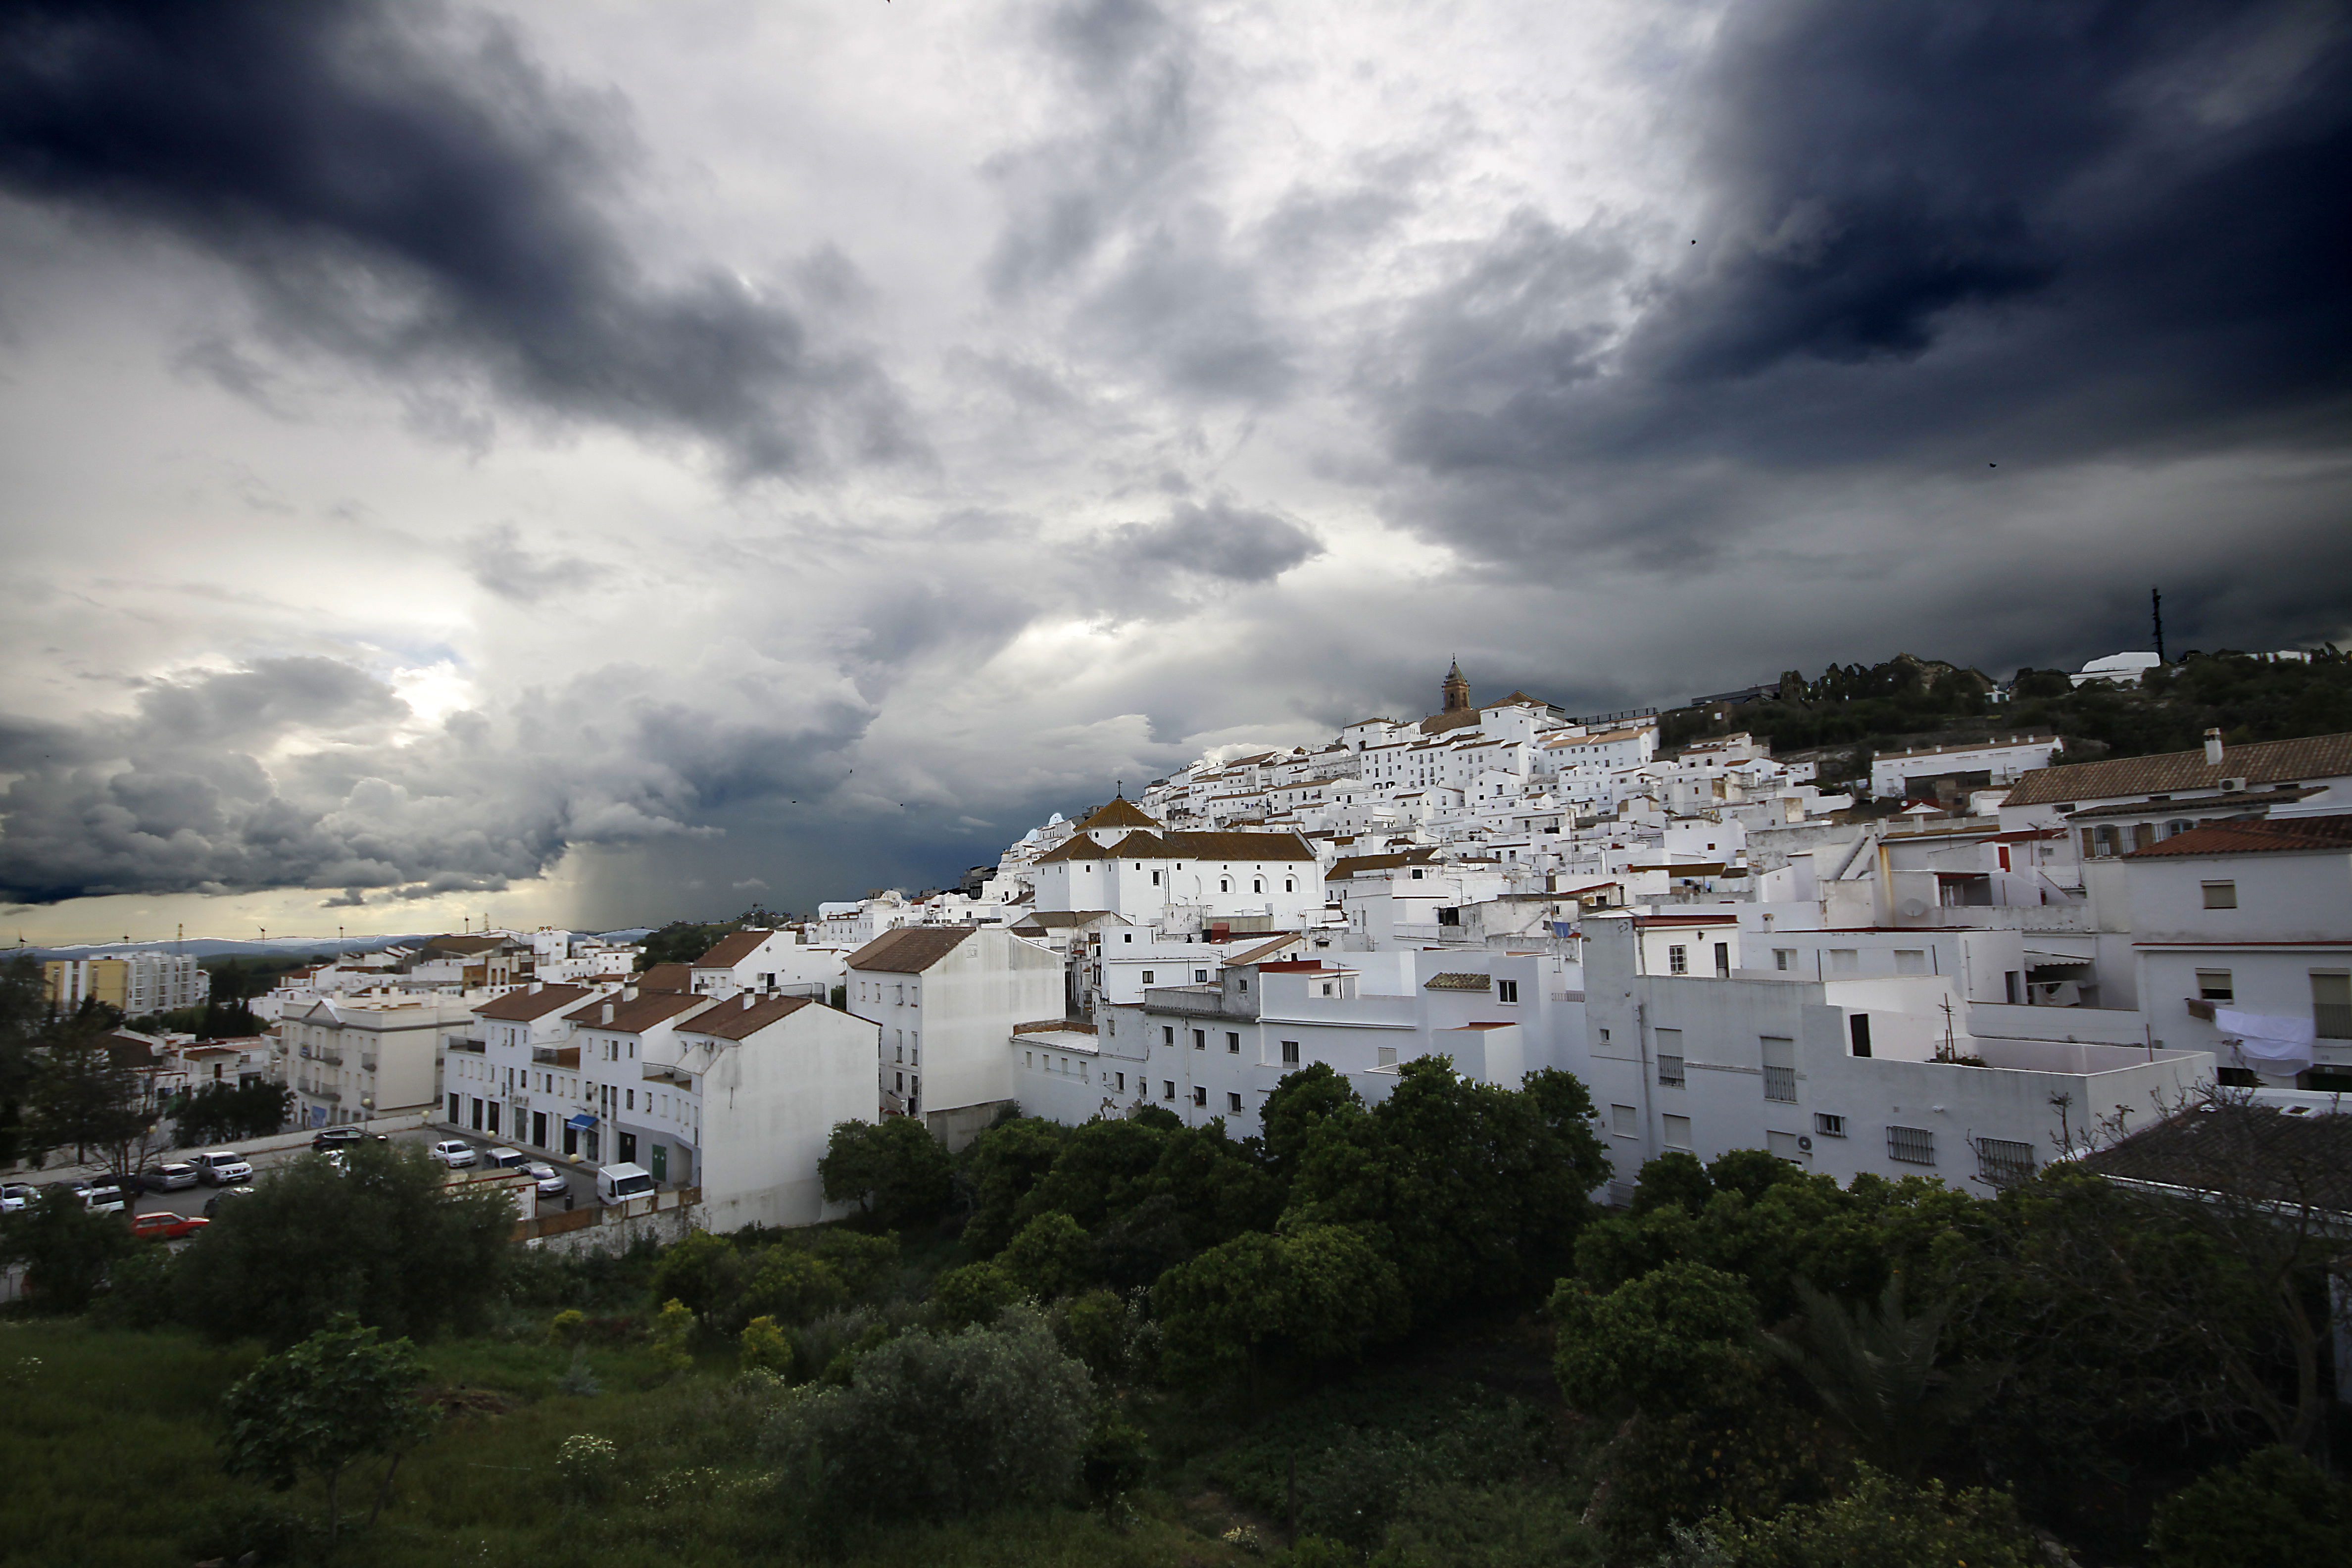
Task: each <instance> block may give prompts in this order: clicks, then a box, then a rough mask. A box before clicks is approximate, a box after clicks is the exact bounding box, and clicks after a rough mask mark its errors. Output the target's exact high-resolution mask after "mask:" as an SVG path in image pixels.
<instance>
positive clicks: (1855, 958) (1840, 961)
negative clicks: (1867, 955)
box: [1830, 947, 1862, 974]
mask: <svg viewBox="0 0 2352 1568" xmlns="http://www.w3.org/2000/svg"><path fill="white" fill-rule="evenodd" d="M1861 968H1862V953H1861V951H1860V950H1859V949H1856V948H1851V947H1833V948H1832V949H1830V973H1832V974H1853V973H1858V972H1859V971H1860V970H1861Z"/></svg>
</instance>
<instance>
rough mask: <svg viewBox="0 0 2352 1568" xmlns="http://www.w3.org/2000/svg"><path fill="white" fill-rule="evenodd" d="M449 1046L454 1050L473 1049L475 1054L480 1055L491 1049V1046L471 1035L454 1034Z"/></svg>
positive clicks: (450, 1038)
mask: <svg viewBox="0 0 2352 1568" xmlns="http://www.w3.org/2000/svg"><path fill="white" fill-rule="evenodd" d="M449 1048H450V1049H451V1050H453V1051H471V1052H473V1053H474V1055H476V1056H480V1055H481V1054H482V1053H483V1052H485V1051H487V1050H488V1049H489V1047H488V1045H486V1044H485V1043H484V1042H482V1041H480V1040H478V1039H476V1038H474V1037H472V1036H470V1035H452V1036H450V1037H449Z"/></svg>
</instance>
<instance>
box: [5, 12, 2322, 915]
mask: <svg viewBox="0 0 2352 1568" xmlns="http://www.w3.org/2000/svg"><path fill="white" fill-rule="evenodd" d="M2347 190H2352V26H2347V10H2346V8H2345V7H2343V6H2341V5H2336V4H2330V3H2326V0H2315V3H2307V4H2306V3H2295V0H2280V3H2271V4H2264V3H2262V0H2231V3H2226V4H2225V3H2218V0H2217V3H2212V4H2176V3H2168V0H2116V3H2112V4H2099V3H2077V0H2006V3H1986V4H1969V3H1967V0H1954V3H1951V4H1943V5H1888V4H1886V3H1885V0H1743V3H1741V4H1737V5H1725V4H1720V3H1717V0H1699V3H1687V4H1685V3H1679V0H1629V3H1623V4H1620V3H1617V0H1572V3H1570V4H1560V3H1559V0H1548V3H1529V4H1523V5H1500V4H1495V5H1485V4H1476V3H1472V0H1457V3H1454V4H1449V5H1429V4H1415V5H1383V4H1378V3H1375V0H1346V3H1345V4H1337V3H1334V4H1310V3H1298V4H1279V5H1252V4H1242V3H1230V4H1206V5H1180V4H1176V3H1174V0H1167V3H1165V4H1158V5H1155V4H1153V3H1151V0H1072V3H1067V4H1025V3H1024V4H994V5H992V4H981V3H973V0H959V3H957V4H953V5H949V4H942V3H940V0H823V3H822V4H820V3H817V0H805V3H800V4H793V3H787V0H661V3H660V4H654V3H652V0H641V3H638V4H618V3H607V0H544V3H541V4H525V5H492V6H478V5H466V4H452V5H446V6H439V5H425V4H383V5H375V4H367V3H364V0H304V3H303V4H301V5H283V4H278V3H275V0H244V3H227V4H162V3H147V4H133V3H131V0H18V3H17V4H16V5H12V6H11V7H9V9H8V12H7V15H6V17H5V20H0V506H5V514H0V515H5V530H6V547H7V569H6V571H5V574H0V595H5V597H4V598H0V672H5V673H0V784H5V799H0V811H5V814H6V815H5V826H0V895H5V898H6V899H8V900H13V904H12V907H11V908H10V909H9V910H8V913H9V915H10V916H11V919H12V921H13V924H14V927H15V929H16V930H18V931H23V932H24V933H25V934H26V936H27V937H29V938H30V939H32V940H34V941H43V940H68V939H77V938H81V939H87V938H112V937H116V936H120V935H123V934H126V933H127V934H130V935H132V936H135V937H141V938H150V937H155V936H168V935H169V934H170V932H171V927H172V925H173V922H175V921H184V922H186V923H187V925H188V927H189V929H190V931H191V933H192V934H193V933H194V932H198V931H203V932H206V933H213V934H220V935H245V934H250V933H251V932H252V931H253V929H254V928H255V927H256V926H268V927H269V928H270V929H271V930H272V931H273V932H278V933H290V932H293V931H331V930H332V929H333V928H334V927H335V926H337V925H347V926H348V927H349V928H350V929H352V930H353V931H398V930H431V929H438V928H442V927H445V926H454V925H455V924H457V921H458V919H459V918H460V915H461V914H466V915H476V914H484V913H487V914H488V915H490V916H492V917H493V918H494V919H496V920H499V921H501V922H502V923H508V922H511V923H518V924H535V923H539V922H541V921H552V922H556V923H563V924H578V925H585V926H608V925H616V924H621V923H654V922H658V921H662V920H665V919H668V918H670V917H673V916H677V915H697V916H713V915H725V914H731V913H733V912H735V911H736V910H740V908H741V907H742V906H743V905H745V904H746V903H747V902H749V901H750V900H752V899H754V898H758V899H762V900H766V901H767V902H768V903H769V904H770V905H771V906H772V907H781V908H787V909H794V908H797V909H806V908H808V907H810V906H811V905H812V904H814V901H815V900H819V899H824V898H839V897H849V896H855V895H856V894H858V893H861V892H863V891H866V889H872V888H877V887H881V886H885V885H890V884H899V885H908V886H915V885H923V884H929V883H937V882H942V881H947V880H951V879H953V878H954V877H955V876H956V875H958V874H959V873H960V872H961V870H962V868H964V867H966V866H968V865H971V864H974V863H977V862H982V861H990V860H993V859H994V858H995V856H996V854H997V853H998V851H999V850H1000V849H1001V848H1002V847H1003V845H1004V844H1005V843H1006V842H1007V841H1009V840H1010V839H1012V838H1013V837H1017V836H1018V835H1019V834H1020V833H1022V832H1023V831H1024V830H1025V829H1026V828H1027V827H1029V826H1032V825H1033V824H1034V823H1035V822H1037V821H1039V820H1042V819H1043V818H1044V816H1045V814H1046V813H1048V812H1050V811H1053V810H1055V809H1060V810H1064V811H1071V810H1075V809H1077V808H1080V807H1083V806H1085V805H1088V804H1090V803H1093V802H1096V801H1098V800H1100V799H1101V798H1103V797H1104V796H1105V795H1108V792H1109V790H1110V788H1111V787H1112V785H1113V784H1114V782H1115V781H1118V780H1125V781H1126V782H1127V783H1128V784H1129V786H1130V787H1131V788H1132V787H1134V786H1136V785H1139V784H1141V783H1142V782H1143V781H1145V780H1147V779H1149V778H1152V777H1156V776H1159V775H1160V774H1162V773H1166V772H1168V771H1169V770H1170V769H1171V768H1172V767H1174V766H1177V765H1181V763H1183V762H1185V761H1187V760H1189V759H1190V758H1192V756H1194V755H1197V754H1198V753H1199V752H1202V750H1203V749H1205V748H1208V747H1211V746H1217V745H1229V744H1240V743H1249V744H1256V743H1260V742H1265V743H1273V742H1281V743H1295V742H1307V741H1315V740H1320V739H1322V738H1324V737H1326V736H1328V734H1329V733H1330V732H1331V731H1332V730H1333V729H1334V728H1336V727H1337V726H1338V725H1339V724H1341V723H1344V722H1346V721H1349V720H1353V719H1358V718H1362V717H1365V716H1367V715H1368V714H1372V713H1387V714H1392V715H1396V716H1400V717H1402V716H1410V715H1414V714H1418V713H1421V712H1425V711H1427V710H1429V709H1430V708H1432V707H1433V706H1434V705H1435V703H1436V700H1437V695H1436V693H1437V682H1438V679H1439V678H1440V676H1441V675H1442V674H1443V673H1444V668H1445V666H1446V662H1447V660H1448V659H1450V658H1454V657H1457V656H1458V657H1459V658H1460V659H1461V661H1462V664H1463V668H1464V669H1465V671H1466V672H1467V673H1468V675H1469V677H1470V679H1471V681H1472V683H1473V687H1474V690H1475V693H1476V694H1477V695H1479V696H1480V697H1482V698H1494V697H1500V696H1502V695H1504V694H1506V693H1507V692H1508V691H1509V690H1510V689H1512V688H1514V687H1523V688H1525V689H1528V690H1529V691H1532V692H1535V693H1538V694H1539V695H1542V696H1545V697H1548V698H1550V699H1551V700H1556V701H1559V702H1561V703H1564V704H1566V705H1568V706H1569V707H1570V708H1571V709H1573V710H1595V709H1604V708H1614V707H1619V706H1625V705H1632V704H1637V703H1653V702H1672V701H1679V700H1682V699H1684V698H1685V697H1687V696H1689V695H1691V694H1692V693H1694V692H1699V691H1710V690H1716V689H1723V688H1726V687H1729V686H1734V685H1740V684H1745V683H1748V682H1751V681H1756V680H1762V679H1772V678H1774V677H1776V676H1777V675H1778V674H1779V673H1780V671H1781V670H1783V669H1787V668H1801V669H1804V670H1806V671H1808V672H1818V670H1819V669H1820V668H1821V667H1822V666H1823V665H1824V664H1827V663H1829V662H1831V661H1833V660H1834V661H1838V662H1853V661H1864V662H1870V661H1875V660H1878V659H1882V658H1888V657H1890V656H1892V655H1894V654H1895V653H1897V652H1901V651H1908V652H1912V653H1916V654H1918V655H1920V656H1922V657H1931V658H1949V659H1954V660H1957V661H1960V662H1964V663H1973V664H1976V665H1978V666H1979V667H1981V668H1985V669H1987V670H1990V671H1993V672H1995V673H1998V674H2003V675H2005V674H2007V673H2008V672H2009V671H2010V670H2012V669H2014V668H2016V667H2017V666H2018V665H2020V664H2021V663H2027V664H2037V665H2045V666H2046V665H2066V666H2074V665H2079V664H2080V663H2081V662H2082V661H2084V659H2087V658H2095V657H2096V656H2098V655H2101V654H2105V653H2111V652H2115V651H2117V650H2118V649H2122V648H2129V647H2145V646H2147V640H2148V639H2147V629H2146V628H2147V591H2148V588H2149V587H2150V585H2151V584H2161V585H2162V587H2163V589H2164V592H2165V603H2166V611H2167V628H2168V642H2169V643H2170V645H2171V647H2172V648H2173V649H2174V650H2175V651H2178V650H2179V649H2182V648H2186V647H2220V646H2233V647H2256V648H2272V647H2291V646H2295V645H2297V644H2301V643H2308V642H2311V641H2314V640H2316V639H2320V638H2327V637H2335V638H2342V637H2344V636H2345V634H2346V631H2347V625H2352V594H2347V587H2352V526H2347V523H2352V466H2347V433H2352V396H2347V390H2352V375H2348V374H2347V370H2352V286H2347V279H2352V202H2347V199H2346V194H2347Z"/></svg>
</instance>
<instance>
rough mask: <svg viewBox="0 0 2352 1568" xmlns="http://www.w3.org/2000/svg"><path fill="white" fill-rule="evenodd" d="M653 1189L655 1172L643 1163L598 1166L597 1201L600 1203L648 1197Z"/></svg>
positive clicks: (614, 1202) (624, 1201)
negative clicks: (647, 1168)
mask: <svg viewBox="0 0 2352 1568" xmlns="http://www.w3.org/2000/svg"><path fill="white" fill-rule="evenodd" d="M653 1190H654V1173H652V1172H651V1171H648V1170H646V1168H645V1167H644V1166H643V1165H600V1166H598V1167H597V1170H596V1201H597V1202H598V1203H604V1204H619V1203H626V1202H628V1200H629V1199H631V1198H642V1197H646V1196H648V1195H650V1194H652V1192H653Z"/></svg>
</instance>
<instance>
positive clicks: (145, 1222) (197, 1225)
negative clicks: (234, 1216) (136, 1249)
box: [131, 1214, 212, 1241]
mask: <svg viewBox="0 0 2352 1568" xmlns="http://www.w3.org/2000/svg"><path fill="white" fill-rule="evenodd" d="M210 1224H212V1221H210V1220H208V1219H184V1218H182V1217H181V1216H180V1215H175V1214H142V1215H140V1216H139V1217H138V1218H136V1219H134V1220H132V1221H131V1235H133V1236H135V1237H141V1238H142V1239H143V1240H147V1241H177V1240H179V1239H180V1238H181V1237H184V1236H194V1235H195V1234H196V1232H198V1231H200V1230H202V1229H204V1228H205V1226H208V1225H210Z"/></svg>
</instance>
